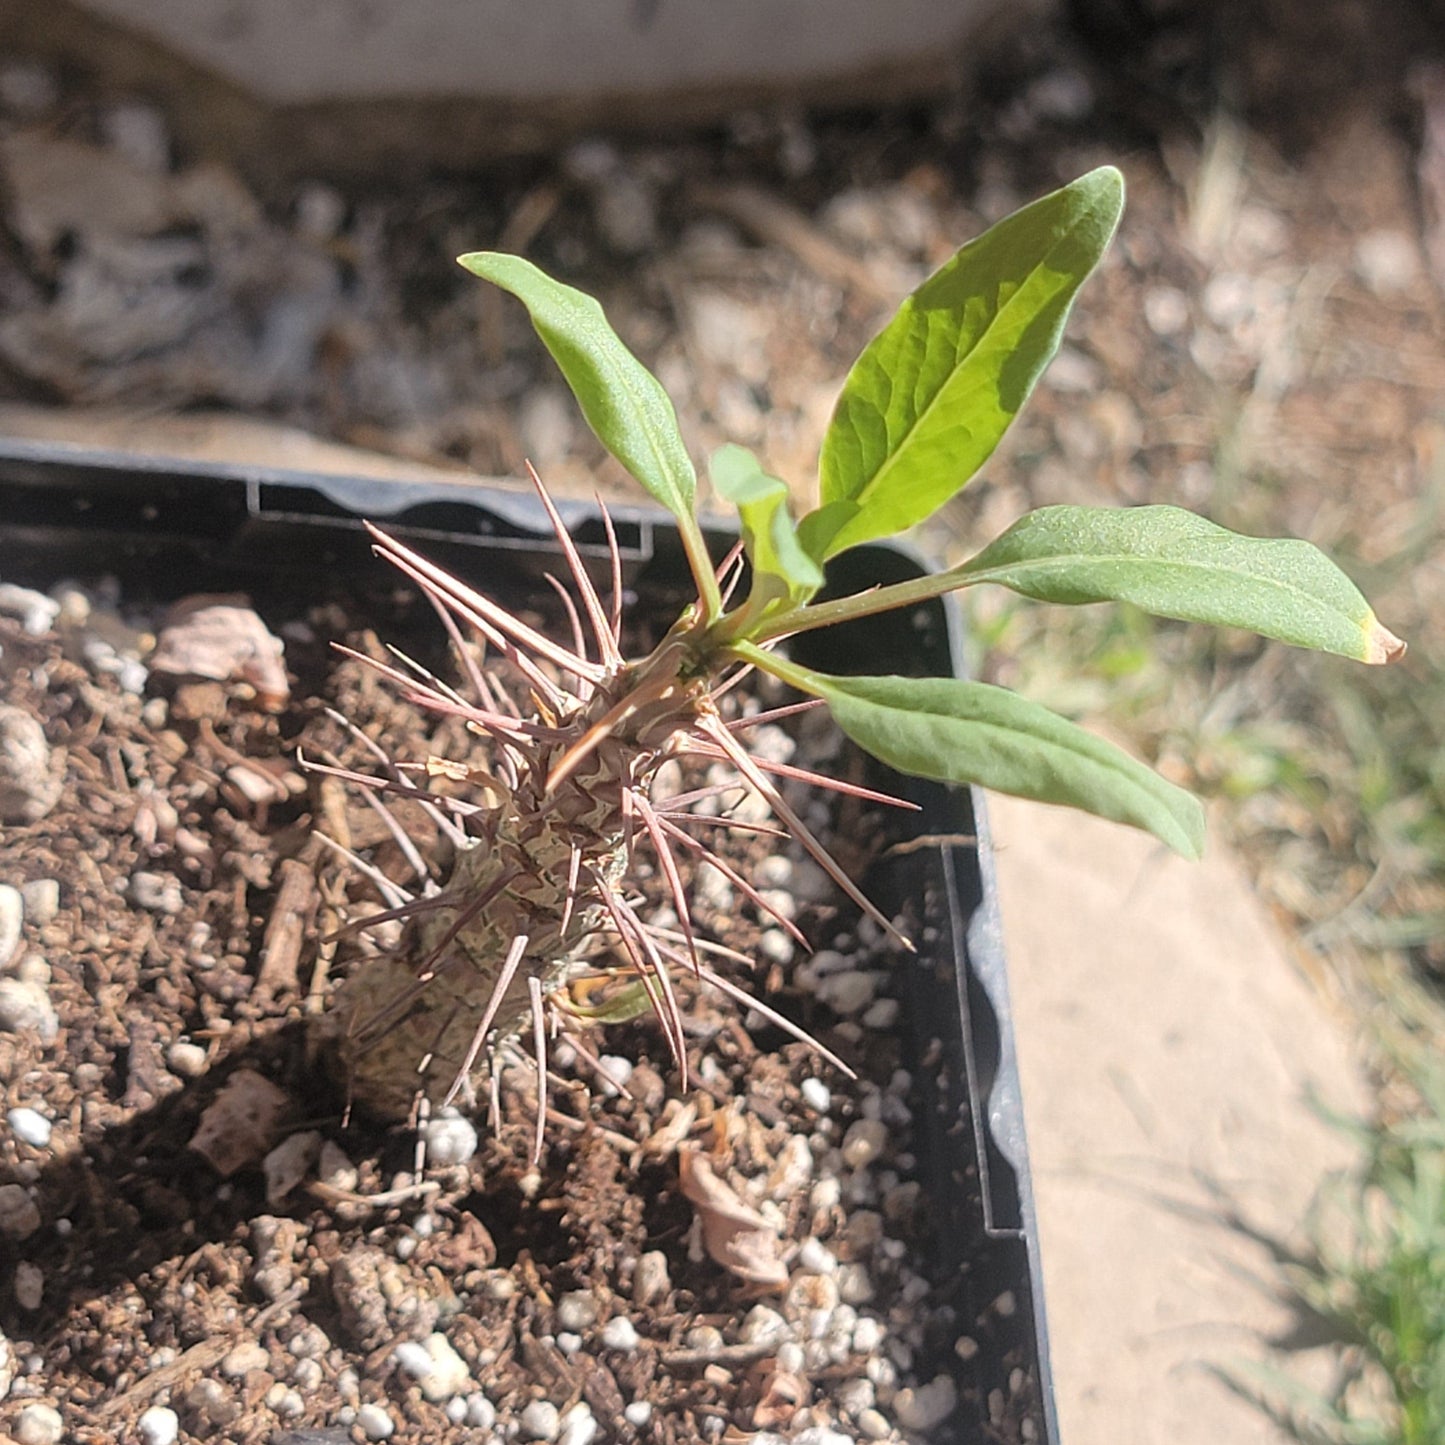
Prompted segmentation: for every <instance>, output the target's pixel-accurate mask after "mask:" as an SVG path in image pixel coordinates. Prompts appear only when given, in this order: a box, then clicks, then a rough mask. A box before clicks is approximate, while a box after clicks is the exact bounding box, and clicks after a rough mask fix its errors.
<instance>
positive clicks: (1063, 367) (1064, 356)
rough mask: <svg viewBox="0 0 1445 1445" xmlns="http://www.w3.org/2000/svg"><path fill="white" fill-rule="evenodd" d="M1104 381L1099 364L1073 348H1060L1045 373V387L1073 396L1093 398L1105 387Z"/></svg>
mask: <svg viewBox="0 0 1445 1445" xmlns="http://www.w3.org/2000/svg"><path fill="white" fill-rule="evenodd" d="M1103 380H1104V378H1103V373H1102V372H1101V371H1100V369H1099V364H1098V362H1096V361H1094V360H1092V359H1091V358H1089V357H1087V356H1085V355H1084V353H1083V352H1082V351H1076V350H1075V349H1074V348H1073V347H1072V346H1063V347H1060V348H1059V351H1058V354H1057V355H1056V356H1055V357H1054V359H1053V360H1052V361H1051V362H1050V363H1049V369H1048V371H1047V372H1045V373H1044V385H1045V386H1047V387H1048V388H1049V390H1050V391H1059V392H1064V393H1066V394H1068V395H1072V396H1092V395H1093V394H1094V393H1095V392H1097V391H1098V390H1099V389H1100V387H1101V386H1102V385H1103Z"/></svg>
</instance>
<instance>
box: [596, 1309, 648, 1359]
mask: <svg viewBox="0 0 1445 1445" xmlns="http://www.w3.org/2000/svg"><path fill="white" fill-rule="evenodd" d="M638 1339H639V1335H638V1333H637V1326H636V1325H634V1324H633V1323H632V1321H631V1320H630V1319H628V1318H627V1316H626V1315H614V1316H613V1317H612V1318H611V1319H610V1320H608V1321H607V1323H606V1324H605V1325H603V1326H602V1343H603V1344H604V1345H606V1346H607V1348H608V1349H609V1350H621V1351H622V1352H623V1353H624V1354H631V1352H632V1351H633V1350H635V1349H636V1348H637V1343H638Z"/></svg>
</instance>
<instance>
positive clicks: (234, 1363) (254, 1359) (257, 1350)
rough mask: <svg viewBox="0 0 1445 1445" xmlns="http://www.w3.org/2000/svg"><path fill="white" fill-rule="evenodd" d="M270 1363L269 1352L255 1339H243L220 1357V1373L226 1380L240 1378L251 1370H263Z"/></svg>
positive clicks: (243, 1377)
mask: <svg viewBox="0 0 1445 1445" xmlns="http://www.w3.org/2000/svg"><path fill="white" fill-rule="evenodd" d="M270 1363H271V1356H270V1353H269V1352H268V1351H267V1349H266V1347H265V1346H264V1345H260V1344H258V1343H257V1342H256V1341H255V1340H245V1341H243V1342H242V1343H241V1344H239V1345H237V1346H236V1347H235V1348H234V1349H232V1350H230V1351H229V1352H228V1353H227V1354H226V1355H225V1356H223V1357H222V1359H221V1374H222V1375H223V1376H225V1378H226V1379H228V1380H242V1379H245V1377H246V1376H247V1375H248V1374H250V1373H251V1371H252V1370H264V1369H265V1368H266V1366H267V1365H269V1364H270Z"/></svg>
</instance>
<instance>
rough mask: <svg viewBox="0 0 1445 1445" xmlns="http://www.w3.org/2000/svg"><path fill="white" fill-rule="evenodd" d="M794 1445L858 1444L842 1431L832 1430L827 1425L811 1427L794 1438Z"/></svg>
mask: <svg viewBox="0 0 1445 1445" xmlns="http://www.w3.org/2000/svg"><path fill="white" fill-rule="evenodd" d="M793 1445H857V1442H856V1441H855V1440H854V1439H853V1437H852V1436H851V1435H845V1434H843V1432H842V1431H841V1430H833V1429H830V1428H829V1427H828V1426H827V1425H810V1426H809V1427H808V1428H807V1429H806V1430H804V1431H802V1432H801V1433H799V1434H797V1435H794V1436H793Z"/></svg>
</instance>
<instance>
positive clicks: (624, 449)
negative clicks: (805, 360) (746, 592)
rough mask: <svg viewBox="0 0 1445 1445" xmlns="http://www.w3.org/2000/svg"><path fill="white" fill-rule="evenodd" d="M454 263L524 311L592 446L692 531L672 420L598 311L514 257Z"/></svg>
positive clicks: (686, 478) (690, 493)
mask: <svg viewBox="0 0 1445 1445" xmlns="http://www.w3.org/2000/svg"><path fill="white" fill-rule="evenodd" d="M457 259H458V260H459V262H460V263H461V265H463V266H465V267H466V268H467V270H468V271H470V272H472V273H473V274H474V275H477V276H480V277H481V278H482V279H483V280H485V281H490V282H491V283H492V284H493V285H494V286H500V287H501V288H502V290H503V291H509V292H511V294H512V295H513V296H515V297H516V298H517V299H518V300H519V301H520V302H521V303H522V304H523V305H524V306H525V307H526V308H527V310H528V312H529V313H530V315H531V318H532V325H533V326H535V327H536V328H537V335H538V336H540V337H541V338H542V341H543V343H544V344H545V346H546V347H547V350H548V351H550V352H551V353H552V357H553V359H554V360H555V361H556V363H557V365H558V366H559V367H560V368H561V369H562V375H563V376H565V377H566V378H567V384H568V386H570V387H571V388H572V391H573V393H574V394H575V395H576V397H577V401H578V404H579V405H580V406H581V408H582V414H583V415H584V416H585V417H586V418H587V424H588V425H589V426H590V427H591V428H592V430H593V431H594V432H596V433H597V438H598V440H599V441H600V442H601V443H602V445H603V446H605V447H606V448H607V450H608V451H609V452H611V453H612V455H613V456H614V457H616V458H617V460H618V461H620V462H621V463H622V465H623V466H624V467H626V468H627V470H628V471H629V472H631V473H632V475H633V476H634V477H636V478H637V480H638V481H639V482H641V483H642V485H643V486H644V487H646V488H647V490H648V491H649V492H650V493H651V494H652V495H653V496H654V497H655V498H656V499H657V500H658V501H659V502H661V503H662V505H663V506H664V507H666V508H667V509H668V511H670V512H671V513H672V514H673V516H675V517H677V518H678V519H679V520H685V521H686V522H687V523H689V524H690V523H691V521H692V516H693V499H694V496H695V493H696V490H697V478H696V473H695V472H694V471H693V466H692V461H691V459H690V458H689V457H688V454H687V448H686V447H685V446H684V445H683V440H682V434H681V433H680V432H679V431H678V427H677V413H676V412H675V411H674V410H673V407H672V402H671V401H670V400H669V399H668V395H667V393H666V392H665V391H664V390H663V389H662V384H661V382H659V381H658V380H657V378H656V377H655V376H653V374H652V373H651V372H650V371H648V369H647V368H646V367H645V366H643V364H642V363H641V362H640V361H638V359H637V358H636V357H635V356H634V355H633V354H632V353H631V352H630V351H629V350H628V349H627V347H626V346H624V345H623V344H622V341H621V340H620V338H619V337H618V335H617V333H616V332H615V331H613V329H612V327H611V326H610V325H608V322H607V318H606V316H604V315H603V314H602V307H601V306H599V305H598V304H597V302H596V301H594V300H593V299H592V297H590V296H588V295H587V294H586V293H585V292H583V291H578V290H576V289H575V288H574V287H572V286H566V285H563V283H562V282H560V281H554V280H553V279H552V278H551V277H550V276H548V275H547V273H546V272H545V271H542V270H539V269H538V268H537V267H536V266H534V265H533V264H532V263H531V262H530V261H524V260H523V259H522V258H521V257H520V256H508V255H504V254H503V253H501V252H498V251H473V252H471V253H470V254H468V255H466V256H460V257H458V258H457Z"/></svg>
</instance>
